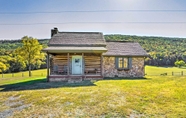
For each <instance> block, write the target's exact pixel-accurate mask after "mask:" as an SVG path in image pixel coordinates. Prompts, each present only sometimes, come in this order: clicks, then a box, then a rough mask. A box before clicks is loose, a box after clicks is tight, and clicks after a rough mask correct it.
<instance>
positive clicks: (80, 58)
mask: <svg viewBox="0 0 186 118" xmlns="http://www.w3.org/2000/svg"><path fill="white" fill-rule="evenodd" d="M98 48H99V47H98ZM79 51H80V50H73V51H69V50H68V52H65V50H63V51H61V50H60V51H56V50H55V51H52V50H47V81H71V80H79V81H82V80H92V79H102V78H103V76H102V75H103V74H102V72H103V71H102V69H103V66H102V63H103V57H102V53H103V51H105V49H103V50H95V49H94V50H86V49H85V50H83V51H82V50H81V52H79Z"/></svg>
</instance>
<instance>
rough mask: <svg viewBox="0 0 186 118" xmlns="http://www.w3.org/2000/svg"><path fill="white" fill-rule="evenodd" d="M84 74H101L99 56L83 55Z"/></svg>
mask: <svg viewBox="0 0 186 118" xmlns="http://www.w3.org/2000/svg"><path fill="white" fill-rule="evenodd" d="M84 66H85V74H98V75H100V74H101V55H94V54H92V55H90V54H89V55H88V54H85V55H84Z"/></svg>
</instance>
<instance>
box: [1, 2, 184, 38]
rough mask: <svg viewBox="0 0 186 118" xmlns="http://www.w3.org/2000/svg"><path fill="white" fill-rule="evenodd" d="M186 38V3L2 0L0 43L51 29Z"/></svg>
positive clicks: (44, 33)
mask: <svg viewBox="0 0 186 118" xmlns="http://www.w3.org/2000/svg"><path fill="white" fill-rule="evenodd" d="M54 27H57V28H58V30H59V31H69V32H103V34H123V35H138V36H163V37H180V38H181V37H182V38H186V0H0V40H10V39H21V38H22V37H23V36H31V37H34V38H37V39H44V38H50V36H51V29H53V28H54Z"/></svg>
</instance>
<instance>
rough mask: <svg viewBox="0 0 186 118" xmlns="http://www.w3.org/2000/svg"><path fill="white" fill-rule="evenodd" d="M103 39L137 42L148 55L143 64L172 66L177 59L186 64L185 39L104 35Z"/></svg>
mask: <svg viewBox="0 0 186 118" xmlns="http://www.w3.org/2000/svg"><path fill="white" fill-rule="evenodd" d="M105 39H106V40H115V41H123V40H125V41H134V42H139V43H140V45H141V46H142V47H143V48H144V49H145V50H146V51H147V52H148V53H149V54H150V57H149V58H146V62H145V63H146V64H148V65H156V66H174V62H175V61H176V60H177V59H178V60H184V61H185V62H186V38H167V37H148V36H129V35H105ZM124 48H125V47H124Z"/></svg>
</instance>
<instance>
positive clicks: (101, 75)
mask: <svg viewBox="0 0 186 118" xmlns="http://www.w3.org/2000/svg"><path fill="white" fill-rule="evenodd" d="M100 58H101V76H103V55H102V53H101V56H100Z"/></svg>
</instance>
